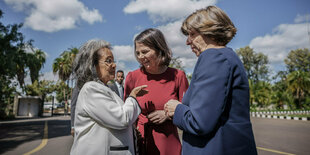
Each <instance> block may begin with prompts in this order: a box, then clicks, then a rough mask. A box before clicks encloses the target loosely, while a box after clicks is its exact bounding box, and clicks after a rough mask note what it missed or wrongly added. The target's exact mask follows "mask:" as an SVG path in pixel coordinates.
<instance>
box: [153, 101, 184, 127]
mask: <svg viewBox="0 0 310 155" xmlns="http://www.w3.org/2000/svg"><path fill="white" fill-rule="evenodd" d="M178 104H182V103H181V102H179V101H178V100H173V99H171V100H169V101H168V102H167V103H166V104H165V106H164V110H155V111H153V112H151V113H150V114H149V115H147V118H148V119H149V121H150V122H152V123H154V124H161V123H163V122H165V121H166V120H171V119H172V117H173V115H174V111H175V108H176V107H177V105H178Z"/></svg>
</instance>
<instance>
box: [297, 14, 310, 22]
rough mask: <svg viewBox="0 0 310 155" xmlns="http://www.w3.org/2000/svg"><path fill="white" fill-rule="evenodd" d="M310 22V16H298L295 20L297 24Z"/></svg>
mask: <svg viewBox="0 0 310 155" xmlns="http://www.w3.org/2000/svg"><path fill="white" fill-rule="evenodd" d="M309 20H310V15H308V14H307V15H300V14H298V15H297V17H296V18H295V20H294V21H295V23H301V22H307V21H308V22H309Z"/></svg>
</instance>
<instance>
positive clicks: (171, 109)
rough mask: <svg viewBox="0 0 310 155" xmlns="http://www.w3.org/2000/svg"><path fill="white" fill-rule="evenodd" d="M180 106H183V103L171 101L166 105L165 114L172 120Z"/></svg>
mask: <svg viewBox="0 0 310 155" xmlns="http://www.w3.org/2000/svg"><path fill="white" fill-rule="evenodd" d="M178 104H182V103H181V102H179V101H178V100H173V99H171V100H169V101H168V102H167V103H166V104H165V107H164V109H165V113H166V116H168V117H169V118H170V119H171V118H172V117H173V116H174V111H175V108H176V107H177V105H178Z"/></svg>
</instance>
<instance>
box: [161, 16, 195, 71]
mask: <svg viewBox="0 0 310 155" xmlns="http://www.w3.org/2000/svg"><path fill="white" fill-rule="evenodd" d="M182 21H183V19H181V20H178V21H175V22H172V23H168V24H166V25H162V26H159V27H158V29H159V30H161V31H162V32H163V34H164V35H165V38H166V40H167V42H168V45H169V47H170V49H171V51H172V53H173V57H180V60H181V61H182V65H183V66H184V67H185V69H186V70H187V71H192V68H193V67H194V65H195V63H196V61H197V57H196V55H195V54H194V53H192V51H191V49H190V48H189V46H187V45H186V36H184V35H183V34H182V33H181V30H180V28H181V25H182Z"/></svg>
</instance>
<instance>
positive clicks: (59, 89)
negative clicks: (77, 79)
mask: <svg viewBox="0 0 310 155" xmlns="http://www.w3.org/2000/svg"><path fill="white" fill-rule="evenodd" d="M55 86H56V87H55V91H56V99H57V101H59V102H66V101H67V98H71V93H70V91H69V90H70V88H69V86H68V85H67V84H66V83H65V82H64V81H58V82H57V83H56V85H55ZM64 89H65V91H64ZM63 92H65V94H64V93H63Z"/></svg>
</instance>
